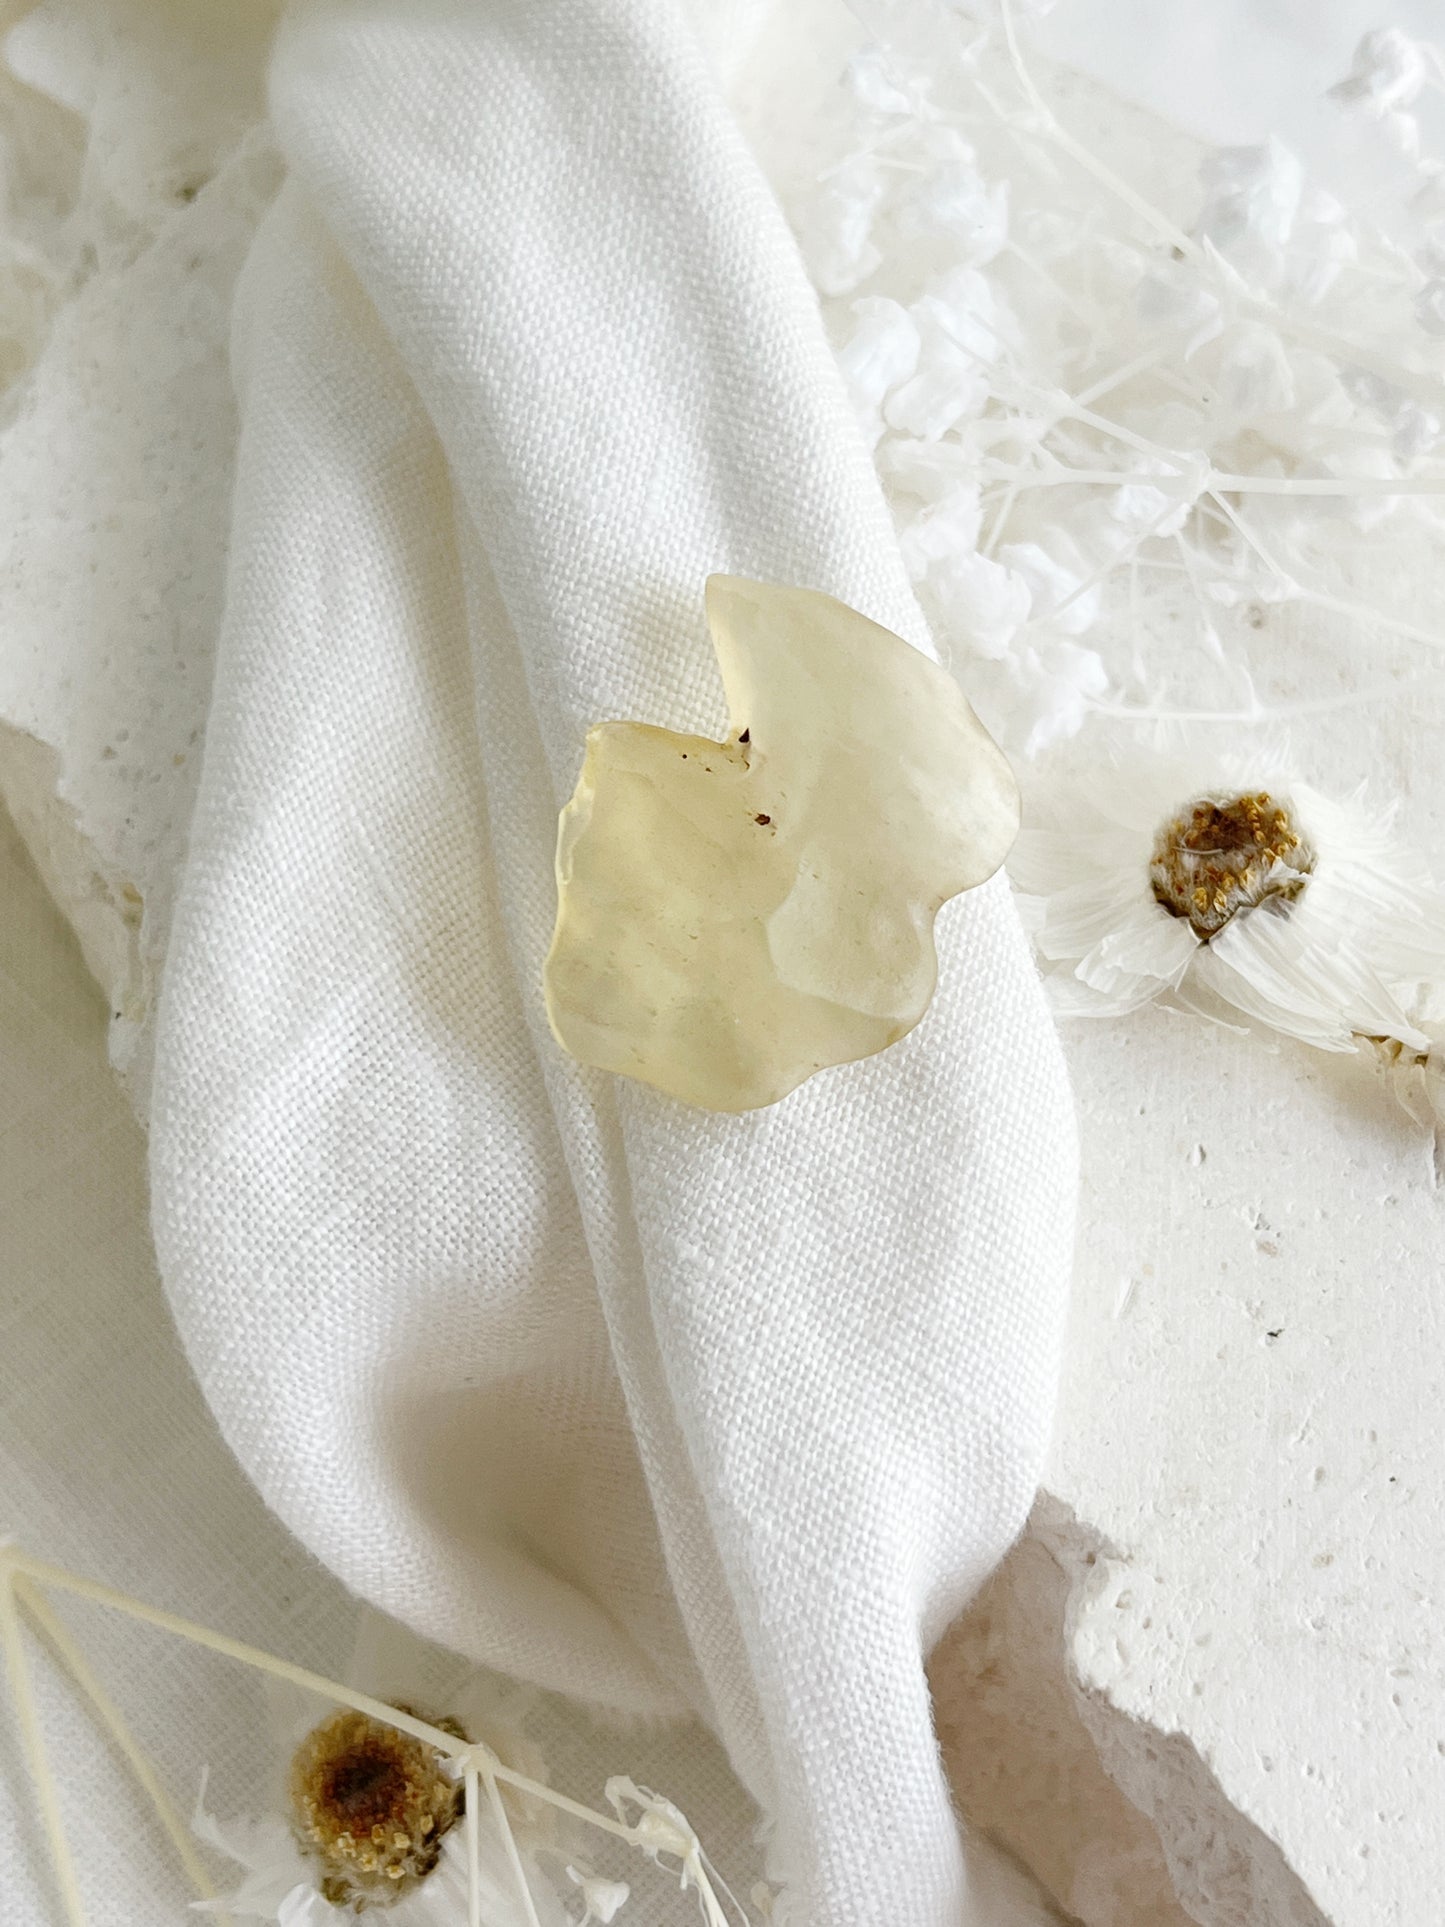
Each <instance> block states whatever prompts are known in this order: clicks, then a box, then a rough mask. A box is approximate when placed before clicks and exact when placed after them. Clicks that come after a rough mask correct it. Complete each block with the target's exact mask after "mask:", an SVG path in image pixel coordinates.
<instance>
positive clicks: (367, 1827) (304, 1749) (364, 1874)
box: [289, 1707, 467, 1909]
mask: <svg viewBox="0 0 1445 1927" xmlns="http://www.w3.org/2000/svg"><path fill="white" fill-rule="evenodd" d="M398 1711H400V1712H408V1713H409V1712H411V1711H412V1709H411V1708H410V1707H400V1708H398ZM434 1724H436V1725H437V1726H439V1727H440V1728H441V1730H442V1731H443V1732H447V1733H451V1734H453V1735H454V1736H455V1737H456V1738H457V1739H465V1738H466V1737H467V1736H466V1734H465V1733H464V1732H463V1731H462V1729H461V1727H460V1726H459V1725H458V1724H457V1722H456V1721H455V1720H449V1719H441V1720H437V1721H435V1722H434ZM448 1765H449V1763H448V1761H447V1760H446V1758H445V1756H444V1755H442V1754H440V1753H438V1752H437V1750H436V1749H435V1747H430V1746H427V1745H426V1744H425V1743H424V1742H423V1741H421V1740H418V1739H414V1738H413V1737H412V1735H411V1734H409V1733H403V1732H400V1731H399V1730H398V1729H397V1728H396V1727H394V1726H383V1725H382V1723H381V1722H380V1721H379V1720H375V1719H371V1718H369V1717H368V1715H366V1714H365V1713H356V1712H352V1711H351V1710H350V1709H349V1708H345V1707H343V1708H342V1709H341V1711H340V1712H337V1713H334V1714H332V1716H331V1718H330V1719H328V1720H324V1721H323V1722H322V1723H321V1725H320V1726H317V1727H315V1728H313V1730H312V1731H311V1732H310V1733H308V1734H307V1736H306V1738H305V1739H304V1740H303V1741H302V1743H301V1745H300V1746H299V1747H298V1748H297V1749H296V1754H295V1757H294V1759H293V1760H292V1762H291V1774H290V1785H289V1792H290V1798H291V1812H292V1819H293V1824H294V1825H295V1828H296V1833H297V1838H298V1839H299V1840H300V1842H301V1844H302V1846H303V1848H305V1850H306V1851H307V1852H308V1853H310V1854H312V1855H313V1856H314V1857H315V1858H316V1859H317V1860H319V1861H320V1863H321V1867H322V1878H321V1881H320V1891H321V1893H322V1895H323V1897H324V1898H325V1899H327V1900H329V1901H331V1902H332V1903H333V1904H335V1905H337V1906H347V1905H352V1906H355V1907H357V1908H358V1909H359V1908H360V1906H361V1905H362V1904H364V1903H368V1902H370V1903H375V1902H378V1901H380V1902H381V1903H383V1904H387V1903H390V1902H391V1901H393V1900H395V1899H396V1898H398V1897H399V1896H400V1895H401V1894H403V1893H405V1892H407V1891H408V1889H409V1888H411V1887H413V1886H415V1885H416V1883H417V1882H418V1881H419V1880H422V1879H424V1878H425V1877H426V1875H427V1874H429V1873H430V1872H431V1871H432V1869H433V1868H434V1867H435V1866H436V1863H437V1859H438V1857H439V1855H440V1853H441V1843H442V1841H443V1839H444V1838H445V1837H446V1835H447V1833H448V1832H450V1830H451V1828H452V1827H453V1826H454V1825H455V1824H456V1822H457V1820H458V1819H459V1818H460V1817H461V1813H462V1789H461V1786H460V1785H459V1784H458V1782H457V1781H456V1779H455V1778H454V1777H453V1776H452V1774H451V1773H450V1772H449V1770H448Z"/></svg>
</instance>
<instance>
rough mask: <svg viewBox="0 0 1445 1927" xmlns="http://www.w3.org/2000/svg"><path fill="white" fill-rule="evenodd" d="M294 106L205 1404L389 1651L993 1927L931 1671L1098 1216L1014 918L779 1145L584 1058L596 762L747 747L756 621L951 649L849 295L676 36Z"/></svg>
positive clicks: (289, 38)
mask: <svg viewBox="0 0 1445 1927" xmlns="http://www.w3.org/2000/svg"><path fill="white" fill-rule="evenodd" d="M271 100H272V113H273V118H274V122H275V126H276V130H277V134H278V138H279V141H280V144H281V147H282V150H283V152H284V155H285V158H286V160H287V164H288V168H289V170H290V177H289V180H288V183H287V185H286V187H285V188H284V189H283V191H282V194H281V196H280V198H279V200H278V202H277V204H276V206H275V207H274V209H273V210H272V212H271V213H270V215H269V216H268V217H267V219H266V221H265V223H264V226H263V230H262V233H261V236H260V238H259V240H258V242H257V245H256V248H255V250H254V253H253V255H252V258H251V260H250V262H249V264H248V267H247V270H246V274H245V278H244V284H243V288H242V291H241V296H240V301H239V307H238V313H237V318H236V331H235V364H236V373H237V383H238V389H239V393H240V403H241V419H242V437H241V447H240V456H239V464H238V475H237V488H236V502H235V510H234V520H233V530H232V559H231V567H230V579H229V588H228V597H227V612H226V619H225V625H224V631H223V634H222V637H221V643H220V649H219V656H218V664H217V675H216V685H215V695H214V699H213V707H212V712H211V716H210V719H209V727H208V738H207V749H206V762H205V770H204V774H203V778H202V784H201V793H200V798H199V802H198V807H197V813H196V818H195V822H194V828H193V832H192V838H191V846H190V855H189V858H188V862H187V866H186V872H185V875H184V878H183V883H182V888H181V892H180V899H179V905H178V911H177V918H176V925H175V931H174V935H173V938H172V944H171V950H170V955H169V959H168V964H167V972H166V980H165V985H164V990H163V996H162V1002H161V1009H160V1015H159V1023H158V1031H157V1049H156V1079H155V1097H154V1103H153V1183H154V1191H155V1209H156V1227H157V1238H158V1246H159V1251H160V1256H161V1261H162V1269H163V1273H164V1275H165V1277H166V1280H167V1284H168V1289H169V1290H170V1293H171V1296H172V1301H173V1304H174V1306H175V1309H176V1314H177V1319H178V1322H179V1324H180V1327H181V1330H182V1332H183V1334H184V1336H185V1339H186V1342H187V1346H188V1349H189V1352H190V1355H191V1358H192V1360H193V1363H194V1364H195V1367H196V1370H197V1373H198V1375H199V1377H200V1379H201V1382H202V1384H203V1386H204V1387H205V1389H206V1392H207V1395H208V1397H209V1398H210V1400H211V1402H212V1404H213V1406H214V1407H215V1410H216V1412H217V1415H218V1418H219V1420H220V1422H221V1425H222V1428H223V1430H224V1431H225V1433H226V1435H227V1437H228V1439H229V1440H230V1442H231V1444H232V1446H233V1448H234V1449H235V1451H236V1452H237V1454H238V1456H239V1457H240V1458H241V1460H242V1461H243V1463H244V1464H245V1465H246V1466H247V1467H248V1469H249V1470H250V1471H251V1473H252V1475H253V1477H255V1479H256V1480H257V1483H258V1484H259V1486H260V1488H261V1490H262V1492H263V1493H264V1494H265V1496H266V1498H267V1499H268V1501H269V1502H270V1503H271V1504H272V1505H273V1506H274V1507H275V1509H276V1510H277V1511H278V1512H279V1513H280V1514H281V1516H282V1517H283V1518H284V1519H286V1521H287V1522H288V1523H289V1524H290V1525H291V1526H292V1528H293V1529H294V1530H295V1531H296V1532H297V1533H298V1534H299V1536H300V1537H301V1538H302V1539H303V1540H305V1541H306V1543H307V1544H309V1545H310V1546H312V1547H313V1548H314V1549H315V1550H316V1551H317V1552H318V1554H319V1555H320V1556H321V1557H322V1558H323V1559H324V1560H326V1562H327V1563H328V1564H330V1565H331V1566H332V1567H334V1568H335V1569H336V1570H337V1571H338V1572H339V1573H341V1575H342V1576H343V1577H344V1578H345V1579H346V1580H347V1581H348V1583H350V1584H351V1585H353V1586H354V1587H355V1588H356V1589H357V1590H358V1591H360V1592H362V1593H363V1594H365V1595H366V1596H367V1597H369V1598H371V1599H373V1600H375V1601H376V1602H377V1603H378V1604H380V1605H381V1606H383V1607H385V1608H386V1609H387V1610H389V1611H391V1612H393V1613H396V1614H398V1615H399V1616H400V1617H402V1618H404V1619H406V1620H408V1621H409V1622H410V1623H412V1624H413V1625H415V1626H416V1627H417V1628H418V1629H419V1630H421V1631H423V1632H425V1633H426V1634H428V1635H429V1636H431V1637H433V1638H436V1639H439V1640H441V1641H442V1642H444V1643H445V1644H447V1645H449V1646H452V1647H455V1648H457V1649H459V1650H462V1651H465V1652H469V1653H472V1654H474V1655H475V1656H477V1657H478V1658H480V1659H484V1660H486V1661H488V1662H489V1663H491V1664H494V1665H498V1666H501V1667H504V1668H506V1669H507V1670H509V1671H511V1672H513V1673H515V1674H516V1675H518V1676H519V1677H522V1678H525V1679H531V1680H534V1681H537V1682H538V1683H541V1684H544V1685H547V1686H549V1687H554V1688H557V1689H560V1690H563V1691H567V1692H570V1693H574V1694H576V1695H578V1696H581V1697H584V1698H587V1699H589V1700H592V1701H595V1702H598V1703H600V1704H604V1705H609V1706H613V1707H619V1708H622V1709H626V1710H630V1711H637V1712H666V1711H672V1710H682V1709H690V1710H693V1711H696V1712H698V1713H699V1714H701V1715H702V1717H704V1718H705V1719H706V1720H707V1722H708V1723H709V1724H710V1725H711V1726H712V1727H713V1728H714V1729H715V1730H716V1731H717V1732H718V1733H719V1735H720V1737H721V1738H722V1740H723V1742H724V1744H725V1746H726V1748H727V1750H728V1753H729V1756H730V1758H731V1759H732V1762H733V1764H734V1767H735V1768H736V1770H737V1771H738V1773H739V1775H740V1776H741V1778H742V1780H743V1781H744V1783H745V1784H746V1786H747V1788H748V1790H749V1791H750V1793H751V1794H752V1795H753V1797H754V1798H755V1799H756V1800H757V1801H758V1802H759V1804H760V1805H761V1806H762V1808H763V1809H764V1812H765V1814H766V1815H767V1817H768V1819H769V1820H770V1822H771V1824H772V1828H773V1862H774V1867H775V1871H776V1873H777V1876H778V1877H779V1879H781V1880H782V1881H783V1882H784V1883H785V1885H786V1888H787V1891H788V1895H789V1904H790V1905H791V1906H792V1907H793V1908H794V1909H795V1915H794V1917H795V1918H796V1919H798V1920H799V1921H807V1922H809V1923H810V1927H845V1923H847V1924H853V1923H856V1924H857V1927H864V1923H873V1922H882V1921H884V1920H888V1921H895V1920H906V1921H908V1922H910V1923H920V1924H921V1927H922V1924H927V1927H933V1924H934V1923H936V1924H937V1927H946V1924H951V1923H956V1922H958V1921H960V1920H966V1919H968V1918H969V1913H968V1910H967V1899H966V1879H965V1870H964V1861H963V1858H962V1854H961V1850H960V1847H959V1844H958V1840H957V1837H956V1831H955V1826H954V1822H953V1818H952V1814H951V1810H950V1805H949V1800H948V1793H947V1788H946V1786H945V1783H944V1780H943V1776H942V1772H941V1769H940V1767H939V1764H938V1758H937V1750H936V1747H935V1744H934V1740H933V1735H932V1728H931V1723H930V1717H929V1706H928V1697H927V1689H926V1685H925V1681H924V1676H923V1666H922V1660H923V1654H924V1652H925V1650H926V1649H927V1647H928V1645H929V1644H930V1643H931V1642H932V1640H933V1639H934V1638H936V1636H937V1635H938V1633H939V1632H940V1631H941V1630H942V1628H943V1626H944V1624H946V1622H947V1620H948V1618H949V1617H950V1616H951V1615H952V1614H953V1613H954V1612H955V1611H956V1610H957V1609H958V1607H959V1606H960V1605H961V1604H962V1603H963V1601H964V1600H965V1599H966V1598H967V1597H968V1596H969V1595H970V1594H971V1593H972V1591H973V1590H975V1589H976V1587H977V1585H978V1584H979V1583H980V1582H981V1580H982V1579H983V1577H984V1576H985V1575H986V1574H987V1572H988V1571H989V1570H990V1568H991V1567H992V1566H993V1564H994V1563H995V1562H996V1560H997V1559H998V1557H999V1556H1000V1555H1001V1554H1002V1552H1003V1551H1004V1550H1005V1549H1006V1547H1007V1545H1008V1544H1009V1542H1010V1541H1011V1539H1012V1538H1013V1537H1014V1535H1015V1534H1016V1532H1017V1530H1018V1529H1019V1527H1020V1526H1021V1524H1022V1522H1023V1519H1024V1516H1025V1513H1026V1511H1027V1508H1028V1505H1029V1503H1030V1500H1031V1498H1032V1495H1033V1491H1034V1486H1035V1482H1036V1478H1037V1473H1038V1469H1039V1465H1040V1462H1041V1458H1042V1453H1043V1449H1044V1444H1045V1440H1046V1436H1047V1429H1048V1423H1049V1417H1050V1412H1051V1406H1052V1398H1053V1387H1054V1380H1055V1376H1056V1371H1057V1363H1058V1351H1059V1343H1060V1336H1061V1330H1062V1316H1063V1303H1064V1290H1065V1281H1066V1273H1067V1264H1068V1255H1069V1242H1070V1232H1071V1220H1072V1208H1073V1176H1072V1173H1073V1158H1074V1151H1073V1142H1072V1127H1071V1123H1070V1114H1069V1105H1068V1099H1067V1093H1066V1090H1065V1086H1064V1080H1063V1074H1062V1070H1061V1067H1060V1060H1059V1056H1058V1052H1057V1048H1056V1045H1055V1042H1054V1039H1053V1037H1052V1034H1051V1032H1050V1030H1049V1027H1048V1024H1047V1020H1046V1018H1045V1015H1044V1013H1043V1009H1042V1005H1041V1001H1040V998H1039V994H1038V989H1037V985H1036V983H1035V981H1034V977H1033V972H1032V967H1031V964H1030V962H1029V959H1028V957H1027V953H1026V950H1025V946H1024V943H1023V940H1022V936H1021V934H1020V932H1019V930H1018V928H1017V926H1016V923H1015V920H1014V917H1013V913H1012V910H1011V907H1010V905H1009V902H1008V897H1007V891H1006V888H1005V886H1004V885H1003V883H1002V882H1001V881H997V882H996V883H995V884H993V885H990V886H987V887H986V888H985V889H983V890H981V891H979V892H976V893H974V894H972V895H971V896H969V897H968V898H965V899H963V900H961V901H959V902H958V903H955V904H954V905H952V906H950V907H949V908H948V909H947V910H946V911H945V913H944V915H943V917H942V918H941V920H940V924H939V939H940V945H939V947H940V963H941V982H940V989H939V993H938V996H937V999H936V1001H935V1004H934V1007H933V1009H932V1010H931V1012H930V1014H929V1016H928V1017H927V1019H926V1020H925V1022H924V1023H923V1024H922V1025H921V1026H920V1028H919V1029H918V1031H917V1032H915V1033H914V1034H913V1036H911V1037H910V1038H908V1039H907V1040H906V1041H905V1042H904V1043H903V1044H901V1045H899V1046H897V1047H895V1049H893V1050H891V1051H889V1052H887V1053H886V1054H885V1055H883V1056H882V1057H879V1058H876V1059H873V1060H870V1061H868V1062H865V1063H861V1064H856V1065H852V1066H848V1067H846V1068H843V1069H840V1070H837V1071H833V1072H829V1073H826V1074H824V1075H823V1076H821V1077H819V1078H817V1079H815V1080H813V1081H812V1082H811V1083H810V1084H808V1085H806V1086H804V1087H803V1089H802V1090H800V1091H798V1092H797V1093H795V1094H794V1095H793V1096H792V1097H790V1098H789V1099H787V1100H786V1101H785V1102H784V1103H782V1104H780V1105H778V1106H776V1107H774V1108H773V1109H771V1110H769V1111H765V1112H761V1113H756V1114H754V1115H752V1116H748V1117H744V1118H723V1117H715V1116H709V1115H704V1114H701V1113H696V1112H691V1111H687V1110H685V1109H683V1108H682V1107H680V1106H678V1105H675V1104H673V1103H670V1102H669V1101H667V1100H665V1099H663V1098H661V1097H659V1096H657V1095H656V1094H655V1093H652V1092H650V1091H648V1090H645V1089H643V1088H641V1087H635V1086H626V1085H621V1084H614V1083H612V1082H611V1081H609V1080H607V1079H605V1078H603V1077H600V1076H597V1075H594V1074H591V1073H588V1072H585V1071H584V1070H582V1069H581V1068H580V1067H579V1066H577V1065H575V1064H573V1063H571V1062H570V1061H568V1060H566V1059H564V1058H563V1057H562V1056H561V1054H560V1053H559V1051H558V1050H557V1048H556V1046H555V1044H554V1043H553V1042H552V1039H551V1037H550V1035H549V1034H548V1032H547V1028H546V1023H545V1017H544V1014H543V1010H542V1001H541V988H540V973H541V962H542V957H543V955H544V953H545V950H546V945H547V941H548V938H549V936H550V931H551V923H552V917H553V912H554V908H555V896H554V885H553V875H552V847H553V840H554V836H555V825H556V812H557V809H558V806H559V804H560V803H561V801H562V800H563V799H564V798H565V796H566V795H567V793H568V792H569V791H570V789H571V786H572V782H573V780H574V778H575V775H576V770H577V767H578V765H579V762H580V757H581V749H582V739H583V735H584V733H585V730H586V728H587V727H588V726H589V725H590V724H591V723H593V722H595V721H598V720H601V719H603V718H606V717H635V718H640V719H645V720H650V721H655V722H658V723H663V724H667V725H670V726H673V727H681V728H705V729H711V728H715V727H716V726H718V725H719V724H720V723H721V721H722V715H723V711H722V697H721V690H720V687H719V685H718V682H717V677H716V671H715V667H714V665H713V662H712V656H711V651H710V648H709V646H708V644H707V640H706V635H705V631H704V627H703V620H702V587H703V582H704V579H705V577H706V575H707V574H708V573H709V572H710V571H713V570H725V571H729V572H733V573H739V574H744V575H755V576H760V577H765V578H769V579H773V580H777V581H781V582H794V583H799V584H804V585H808V586H813V587H818V588H822V589H826V590H829V591H831V592H832V593H834V594H837V595H840V596H842V597H843V598H844V599H846V600H847V601H849V602H851V603H853V604H855V605H856V606H858V607H859V608H862V609H863V610H864V611H865V612H866V613H868V614H869V615H871V616H873V617H874V618H875V619H877V620H879V621H882V622H884V623H886V624H887V625H888V626H889V627H891V628H894V629H896V630H898V631H899V632H900V633H902V634H904V635H906V636H908V637H909V639H910V640H912V641H914V642H915V643H917V644H918V645H919V646H921V647H927V636H926V633H925V631H924V628H923V625H922V622H921V618H920V617H919V614H918V611H917V609H916V607H915V605H914V603H913V601H912V598H911V595H910V592H909V589H908V585H907V578H906V575H905V572H904V570H903V568H902V565H901V563H900V560H899V557H898V554H897V550H896V545H895V542H894V538H893V533H892V529H891V526H890V522H889V518H888V515H887V511H886V508H885V506H884V504H883V502H882V499H881V496H880V494H879V490H878V487H877V484H876V481H875V478H874V476H873V473H872V470H871V465H870V463H869V460H868V456H867V453H866V451H865V450H864V448H863V447H862V445H861V443H860V441H859V439H858V437H857V435H856V432H855V430H854V428H853V425H852V422H851V420H850V418H849V414H848V409H847V405H846V401H845V399H844V397H843V395H842V392H841V389H840V385H839V383H838V379H837V376H836V372H835V370H834V366H833V363H832V359H831V356H830V354H829V352H828V349H827V345H826V342H825V341H824V339H823V336H822V332H821V326H820V323H819V320H818V316H817V312H816V305H815V303H814V300H813V297H812V294H811V291H810V289H809V288H808V285H807V282H806V279H805V276H804V274H803V271H802V268H801V266H800V264H799V262H798V260H797V257H796V253H795V250H794V248H793V245H792V242H791V239H790V237H789V235H788V233H787V230H786V227H785V224H784V222H783V220H782V218H781V215H780V213H779V212H778V210H777V208H776V206H775V205H774V204H773V202H772V200H771V197H770V195H769V193H768V191H767V188H766V185H765V183H764V182H763V181H762V179H761V177H760V175H759V174H758V173H757V171H756V169H755V167H754V166H753V164H752V162H751V160H750V158H749V156H748V154H747V153H746V150H745V148H744V146H743V143H742V141H741V139H740V138H739V136H738V134H737V132H736V130H735V128H734V127H733V126H732V124H731V122H730V121H729V118H728V116H727V114H726V112H725V110H724V108H723V106H722V104H721V102H720V101H719V99H718V98H717V96H716V93H715V91H714V89H713V86H712V83H711V81H710V79H709V77H708V75H707V73H706V70H705V68H704V66H703V64H702V62H701V60H700V57H699V56H698V54H697V51H696V49H695V47H694V46H693V44H692V42H691V39H690V37H689V33H688V30H687V28H686V26H685V24H684V23H683V22H682V21H681V20H680V18H678V17H676V16H675V14H674V11H673V8H672V6H671V5H670V4H665V3H664V0H542V3H539V0H531V4H517V3H516V0H493V3H492V4H488V5H484V6H479V5H475V4H470V5H468V4H462V0H351V3H350V4H346V3H344V0H326V4H312V5H307V6H303V7H301V8H298V9H297V10H296V11H295V13H294V14H293V15H292V16H291V17H290V19H289V20H288V23H287V24H286V26H285V27H284V28H283V30H282V33H281V36H280V39H279V42H278V46H277V49H276V53H275V58H274V67H273V75H272V96H271Z"/></svg>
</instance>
